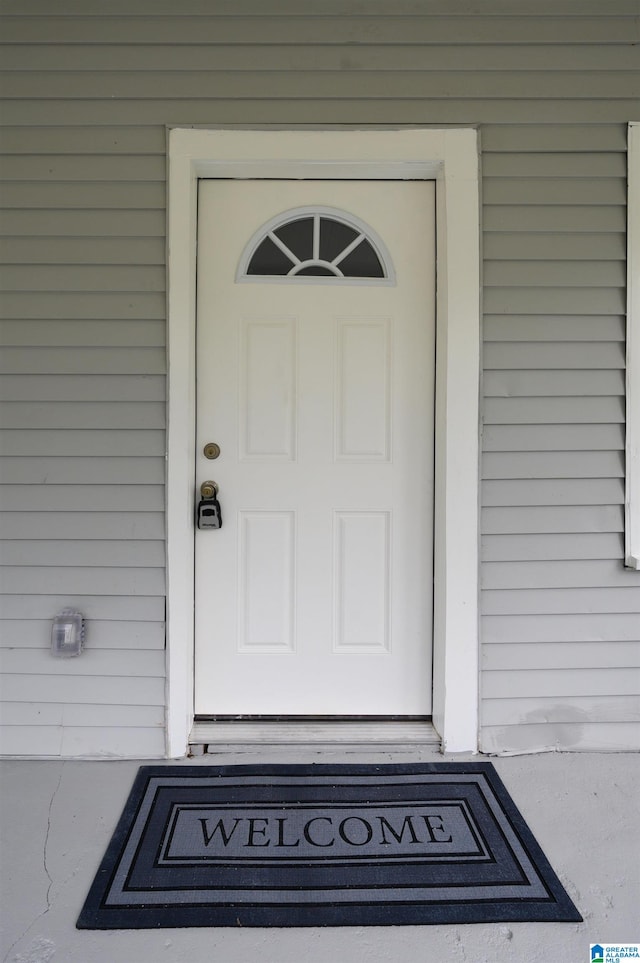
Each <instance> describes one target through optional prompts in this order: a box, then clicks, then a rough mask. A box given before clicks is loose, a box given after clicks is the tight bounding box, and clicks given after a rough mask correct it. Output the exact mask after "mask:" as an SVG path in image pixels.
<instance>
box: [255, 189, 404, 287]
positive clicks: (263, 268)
mask: <svg viewBox="0 0 640 963" xmlns="http://www.w3.org/2000/svg"><path fill="white" fill-rule="evenodd" d="M237 279H238V280H239V281H251V280H254V281H257V280H265V279H270V280H282V281H283V280H288V281H292V280H299V281H301V282H305V281H306V282H307V283H309V281H310V280H311V279H313V280H314V281H316V282H317V281H330V282H336V281H341V282H344V281H351V282H359V283H371V282H377V283H380V282H382V283H387V284H389V283H394V280H395V278H394V274H393V267H392V264H391V258H390V256H389V254H388V252H387V250H386V248H385V246H384V244H383V243H382V242H381V241H380V239H379V238H377V237H376V235H375V232H374V231H373V230H372V229H371V228H370V227H369V226H368V225H366V224H364V223H363V222H361V221H359V220H358V219H356V218H354V217H352V216H351V215H349V214H346V213H344V212H343V211H336V210H333V209H330V208H308V207H305V208H297V209H295V210H293V211H286V212H284V213H283V214H280V215H278V217H276V218H273V219H272V220H271V221H270V222H268V223H267V224H265V225H263V226H262V227H261V228H260V230H259V231H257V232H256V234H254V236H253V237H252V238H251V240H250V241H249V243H248V244H247V247H246V248H245V251H244V253H243V255H242V258H241V261H240V266H239V269H238V277H237ZM312 283H313V282H312Z"/></svg>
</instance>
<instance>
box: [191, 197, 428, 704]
mask: <svg viewBox="0 0 640 963" xmlns="http://www.w3.org/2000/svg"><path fill="white" fill-rule="evenodd" d="M434 193H435V192H434V189H433V184H432V183H431V182H424V181H415V182H399V181H397V182H396V181H393V182H389V181H386V182H376V181H357V182H356V181H349V182H339V181H273V180H264V181H241V180H236V181H225V180H211V181H207V180H204V181H200V186H199V226H198V313H197V350H196V364H197V437H196V471H197V475H196V493H198V491H199V487H200V484H201V483H202V482H203V481H205V480H208V479H212V480H214V481H215V482H216V483H217V484H218V486H219V500H220V503H221V507H222V518H223V524H222V528H221V529H219V530H214V529H207V530H201V531H197V532H196V600H195V604H196V652H195V712H196V714H197V715H201V716H202V715H222V716H230V715H231V716H237V715H280V716H282V715H307V716H325V715H334V716H354V715H359V716H360V715H368V716H371V715H375V716H398V715H399V716H407V715H428V714H429V713H430V711H431V659H432V645H431V637H432V557H433V536H432V532H433V440H434V425H433V395H434V332H435V308H434V304H435V293H434V276H435V251H434V246H435V227H434V225H435V212H434V204H435V199H434ZM372 252H373V253H372ZM376 258H378V261H377V264H376ZM343 275H344V276H343ZM211 442H213V443H215V444H217V445H219V447H220V455H219V457H218V458H216V459H215V460H207V458H206V457H205V455H204V448H205V446H206V445H207V444H208V443H211ZM196 497H198V495H196Z"/></svg>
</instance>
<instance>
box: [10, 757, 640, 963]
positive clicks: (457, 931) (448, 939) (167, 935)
mask: <svg viewBox="0 0 640 963" xmlns="http://www.w3.org/2000/svg"><path fill="white" fill-rule="evenodd" d="M464 758H466V757H459V756H455V757H451V761H454V760H455V761H461V759H464ZM469 758H470V757H469ZM474 758H476V759H477V758H483V757H474ZM442 759H443V757H442V756H440V755H439V754H438V753H437V751H435V750H434V749H432V748H429V747H420V748H418V747H413V748H412V747H409V746H407V747H403V748H398V747H395V748H393V749H392V748H389V751H383V750H382V749H381V748H380V749H377V751H375V752H373V751H371V750H366V749H363V747H351V748H349V747H340V748H337V747H322V746H314V747H306V748H305V747H303V746H298V747H295V748H282V747H281V748H278V747H275V746H274V747H261V748H260V750H259V752H258V751H256V750H252V749H251V748H249V747H247V749H246V750H245V751H243V750H242V749H240V748H238V747H235V748H234V749H233V751H227V752H225V751H224V750H222V749H221V751H220V752H217V753H215V754H214V755H208V756H200V757H198V758H196V759H193V760H185V761H180V762H175V761H174V762H168V763H167V765H177V766H180V765H184V764H196V765H207V764H209V765H216V764H222V763H224V764H233V763H239V764H240V763H248V762H258V761H259V762H353V761H356V760H357V761H358V762H376V763H382V762H409V761H415V762H418V761H437V760H442ZM444 761H446V757H445V759H444ZM491 761H492V762H493V763H494V765H495V768H496V770H497V771H498V773H499V774H500V776H501V778H502V779H503V781H504V782H505V784H506V786H507V789H508V790H509V792H510V793H511V795H512V797H513V799H514V801H515V803H516V805H517V806H519V808H520V810H521V812H522V814H523V815H524V817H525V819H526V820H527V822H528V824H529V826H530V828H531V830H532V831H533V833H534V835H535V837H536V839H537V840H538V842H539V843H540V845H541V846H542V849H543V850H544V852H545V854H546V856H547V858H548V859H549V861H550V862H551V864H552V866H553V868H554V869H555V871H556V873H557V874H558V876H559V877H560V880H561V881H562V883H563V885H564V886H565V888H566V889H567V890H568V892H569V895H570V896H571V897H572V899H573V900H574V902H575V903H576V905H577V906H578V909H579V910H580V912H581V913H582V915H583V917H584V922H583V923H579V924H574V923H510V924H475V925H462V926H428V927H414V926H407V927H353V928H351V927H345V928H339V929H321V928H318V929H315V928H313V929H282V930H278V929H206V928H202V929H162V930H129V931H124V930H118V931H87V930H84V931H79V930H76V929H75V921H76V917H77V916H78V913H79V911H80V908H81V906H82V904H83V902H84V899H85V896H86V894H87V891H88V889H89V885H90V883H91V882H92V880H93V877H94V874H95V872H96V869H97V867H98V863H99V861H100V859H101V858H102V855H103V853H104V851H105V848H106V846H107V844H108V842H109V839H110V837H111V833H112V831H113V829H114V827H115V824H116V822H117V820H118V817H119V816H120V813H121V810H122V807H123V805H124V802H125V799H126V797H127V795H128V792H129V789H130V788H131V784H132V782H133V778H134V775H135V773H136V771H137V768H138V765H140V764H141V763H139V762H138V761H97V762H93V761H75V760H74V761H58V760H56V761H31V760H29V761H26V760H5V761H4V762H2V763H0V779H1V785H0V806H1V812H0V822H1V836H0V846H1V850H0V857H1V863H0V867H1V868H0V875H1V890H0V896H1V904H0V905H1V907H2V910H1V913H2V930H1V935H0V960H1V961H2V963H147V961H153V963H162V961H167V963H212V961H220V963H436V961H447V963H449V961H451V963H502V961H507V960H508V961H510V963H543V961H544V963H588V961H589V959H590V957H589V944H590V943H596V942H599V943H623V942H636V941H639V940H640V912H639V909H638V907H640V830H639V828H638V788H639V786H640V772H639V770H640V755H637V754H630V753H612V754H591V753H575V754H569V753H548V754H540V755H527V756H518V757H509V758H496V759H492V760H491ZM154 763H155V760H154ZM142 764H144V762H143V763H142Z"/></svg>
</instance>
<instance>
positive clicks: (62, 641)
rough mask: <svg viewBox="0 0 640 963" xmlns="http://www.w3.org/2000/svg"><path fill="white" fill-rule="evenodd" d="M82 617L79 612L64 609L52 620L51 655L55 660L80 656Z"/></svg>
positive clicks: (82, 637)
mask: <svg viewBox="0 0 640 963" xmlns="http://www.w3.org/2000/svg"><path fill="white" fill-rule="evenodd" d="M84 635H85V626H84V617H83V615H82V613H81V612H75V611H74V610H73V609H64V610H63V611H62V612H61V613H60V614H59V615H56V617H55V618H54V620H53V625H52V627H51V654H52V655H53V656H55V657H56V658H57V659H69V658H73V657H74V656H77V655H80V653H81V652H82V647H83V645H84Z"/></svg>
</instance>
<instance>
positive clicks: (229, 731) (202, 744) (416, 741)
mask: <svg viewBox="0 0 640 963" xmlns="http://www.w3.org/2000/svg"><path fill="white" fill-rule="evenodd" d="M304 744H314V745H318V744H322V745H340V746H344V745H364V746H376V745H380V744H385V745H392V746H397V745H419V746H437V747H439V746H440V737H439V735H438V734H437V732H436V730H435V729H434V728H433V725H432V723H431V722H430V721H418V722H416V721H407V722H404V721H400V720H394V721H384V720H381V721H376V722H364V721H362V722H355V721H354V722H352V721H345V720H342V719H340V720H336V721H332V722H328V721H326V720H317V721H316V720H309V721H306V722H301V721H290V722H286V721H280V720H278V721H267V720H264V719H262V720H260V721H257V720H256V721H251V722H248V721H237V722H235V721H234V722H229V721H225V722H220V721H210V720H196V721H195V722H194V723H193V728H192V730H191V735H190V736H189V746H190V747H193V748H194V749H196V751H197V752H198V753H202V752H205V753H206V752H208V751H209V749H208V747H209V746H211V747H212V748H214V749H218V748H219V747H220V746H221V745H232V746H238V745H261V746H264V745H280V746H281V745H285V746H286V745H304Z"/></svg>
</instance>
